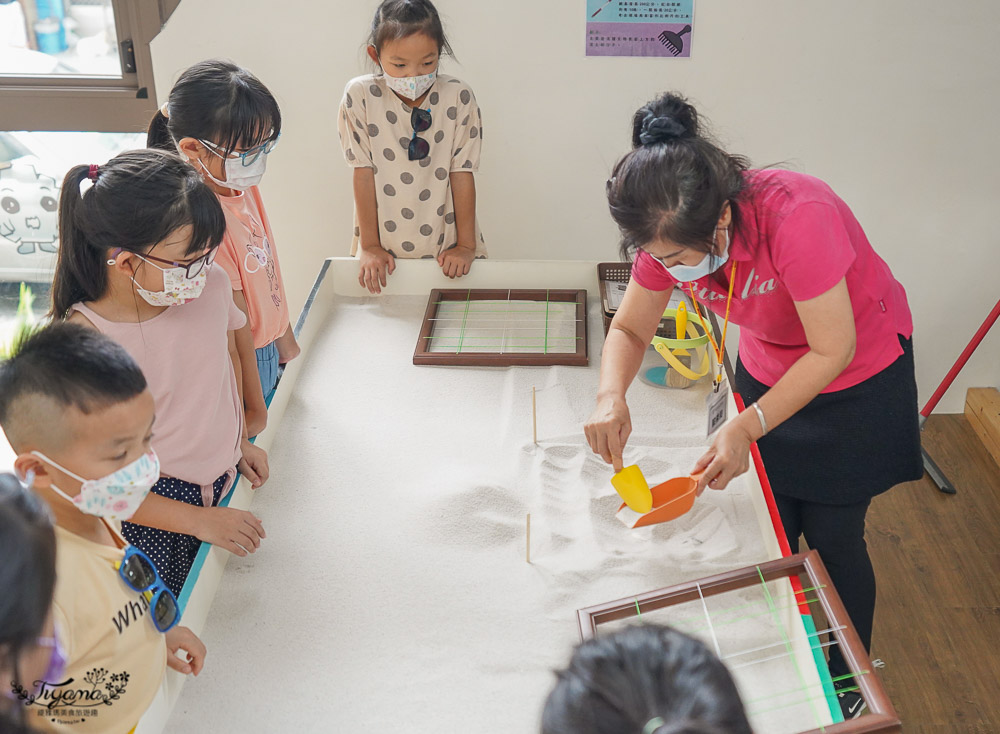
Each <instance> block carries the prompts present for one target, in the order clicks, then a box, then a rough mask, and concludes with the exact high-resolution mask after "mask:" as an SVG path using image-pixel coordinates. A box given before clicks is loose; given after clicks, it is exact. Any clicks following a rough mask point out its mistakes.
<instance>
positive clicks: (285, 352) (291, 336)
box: [275, 324, 302, 364]
mask: <svg viewBox="0 0 1000 734" xmlns="http://www.w3.org/2000/svg"><path fill="white" fill-rule="evenodd" d="M275 346H277V347H278V364H288V363H289V362H291V361H292V360H293V359H295V358H296V357H298V356H299V354H301V353H302V349H301V348H299V343H298V342H297V341H296V340H295V332H294V331H292V325H291V324H289V325H288V328H287V329H285V333H284V334H282V335H281V336H279V337H278V339H277V341H276V342H275Z"/></svg>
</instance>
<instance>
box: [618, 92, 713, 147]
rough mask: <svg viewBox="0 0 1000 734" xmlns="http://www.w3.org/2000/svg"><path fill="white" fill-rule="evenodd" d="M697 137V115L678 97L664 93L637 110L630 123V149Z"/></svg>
mask: <svg viewBox="0 0 1000 734" xmlns="http://www.w3.org/2000/svg"><path fill="white" fill-rule="evenodd" d="M697 136H698V113H697V111H696V110H695V108H694V107H693V106H691V104H689V103H688V101H687V100H686V99H684V98H683V97H681V96H680V95H679V94H674V93H673V92H667V93H666V94H662V95H660V96H659V97H657V98H656V99H654V100H653V101H652V102H649V103H648V104H646V105H645V106H643V107H641V108H640V109H639V110H638V111H637V112H636V113H635V117H634V118H633V120H632V145H633V146H634V147H636V148H638V147H639V146H640V145H658V144H662V143H669V142H671V141H674V140H681V139H683V138H694V137H697Z"/></svg>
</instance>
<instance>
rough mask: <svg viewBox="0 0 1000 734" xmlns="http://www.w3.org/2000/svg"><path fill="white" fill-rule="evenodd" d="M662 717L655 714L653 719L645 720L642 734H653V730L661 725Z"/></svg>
mask: <svg viewBox="0 0 1000 734" xmlns="http://www.w3.org/2000/svg"><path fill="white" fill-rule="evenodd" d="M663 723H664V722H663V719H661V718H660V717H659V716H657V717H656V718H654V719H650V720H649V721H647V722H646V725H645V726H644V727H642V734H653V732H654V731H656V730H657V729H659V728H660V727H661V726H663Z"/></svg>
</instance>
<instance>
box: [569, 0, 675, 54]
mask: <svg viewBox="0 0 1000 734" xmlns="http://www.w3.org/2000/svg"><path fill="white" fill-rule="evenodd" d="M693 16H694V0H587V56H666V57H668V58H688V57H689V56H691V36H692V34H693V31H692V30H691V29H692V27H693Z"/></svg>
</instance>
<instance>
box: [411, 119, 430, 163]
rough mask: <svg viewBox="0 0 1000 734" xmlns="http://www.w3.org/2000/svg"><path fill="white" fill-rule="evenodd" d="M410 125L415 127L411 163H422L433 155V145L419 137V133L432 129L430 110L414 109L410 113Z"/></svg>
mask: <svg viewBox="0 0 1000 734" xmlns="http://www.w3.org/2000/svg"><path fill="white" fill-rule="evenodd" d="M410 124H411V125H413V137H412V138H410V148H409V151H408V155H409V157H410V160H411V161H420V160H423V159H424V158H426V157H427V156H429V155H430V153H431V144H430V143H428V142H427V141H426V140H424V139H423V138H418V137H417V133H422V132H426V131H427V130H429V129H430V127H431V110H430V108H429V107H428V108H427V109H426V110H422V109H420V108H419V107H414V108H413V111H412V112H411V113H410Z"/></svg>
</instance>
